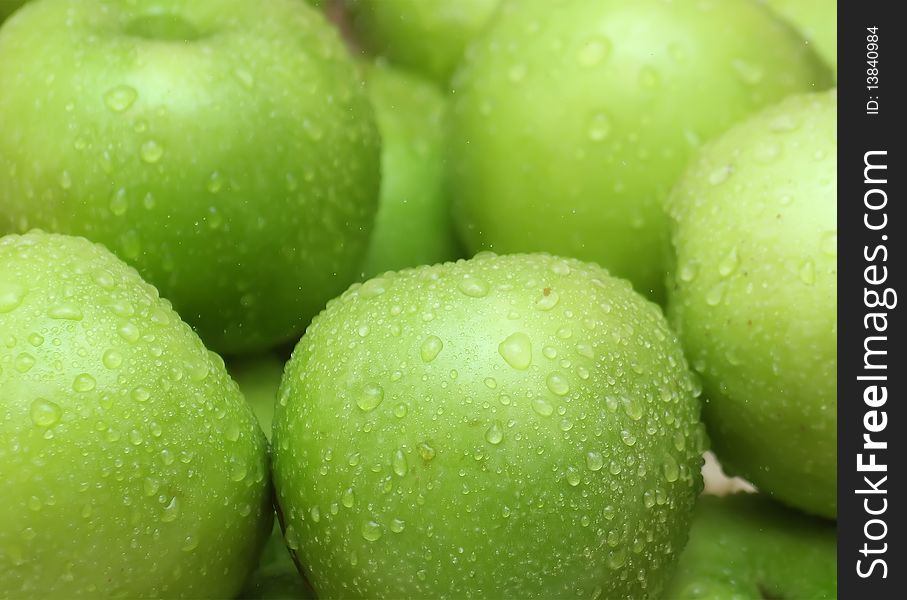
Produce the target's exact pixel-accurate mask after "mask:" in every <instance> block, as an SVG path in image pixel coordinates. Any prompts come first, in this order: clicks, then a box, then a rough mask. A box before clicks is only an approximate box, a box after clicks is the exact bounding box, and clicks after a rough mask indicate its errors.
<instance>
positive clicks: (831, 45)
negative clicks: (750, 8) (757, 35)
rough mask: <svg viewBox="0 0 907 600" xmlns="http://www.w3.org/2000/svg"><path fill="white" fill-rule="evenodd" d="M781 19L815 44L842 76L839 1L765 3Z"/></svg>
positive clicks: (814, 0) (834, 70)
mask: <svg viewBox="0 0 907 600" xmlns="http://www.w3.org/2000/svg"><path fill="white" fill-rule="evenodd" d="M765 3H766V4H768V6H769V7H770V8H771V9H772V10H773V11H774V12H775V13H776V14H778V15H779V16H780V17H781V18H783V19H784V20H786V21H788V22H789V23H790V24H791V25H793V26H794V27H796V28H797V29H798V30H799V31H800V32H802V33H803V36H804V37H805V38H806V39H807V40H809V42H811V43H812V44H813V45H814V46H815V48H816V52H817V53H818V54H819V56H821V57H822V60H824V61H825V62H826V63H827V64H828V65H829V66H830V67H831V69H832V72H833V73H834V75H835V79H837V75H838V0H765Z"/></svg>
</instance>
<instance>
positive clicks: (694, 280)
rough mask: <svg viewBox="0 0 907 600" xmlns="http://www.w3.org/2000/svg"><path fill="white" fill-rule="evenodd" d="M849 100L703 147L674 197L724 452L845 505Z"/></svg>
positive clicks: (676, 230)
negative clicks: (841, 257) (843, 213)
mask: <svg viewBox="0 0 907 600" xmlns="http://www.w3.org/2000/svg"><path fill="white" fill-rule="evenodd" d="M836 121H837V100H836V96H835V91H834V90H832V91H829V92H824V93H822V94H814V95H803V96H797V97H793V98H790V99H788V100H785V101H784V102H782V103H780V104H778V105H777V106H774V107H771V108H769V109H767V110H766V111H764V112H762V113H760V114H759V115H757V116H754V117H752V118H751V119H748V120H747V121H745V122H744V123H741V124H739V125H738V126H736V127H734V128H733V129H732V130H730V131H729V132H727V133H726V134H725V135H723V136H722V137H720V138H719V139H717V140H715V141H714V143H713V144H710V145H709V146H708V147H706V148H704V149H703V151H702V152H701V153H700V155H699V156H698V157H697V158H696V160H695V161H694V162H693V164H692V165H691V167H690V169H689V170H688V171H687V173H686V174H685V175H684V177H683V178H682V179H681V181H680V182H679V183H678V185H677V188H676V189H675V190H674V192H673V193H672V196H671V198H670V200H669V204H670V211H671V216H672V220H673V233H672V238H673V247H674V251H675V255H676V267H675V268H674V269H673V274H672V277H671V283H670V291H671V298H670V307H669V312H670V314H671V318H672V321H673V323H674V324H675V326H676V330H677V332H678V334H679V335H680V338H681V340H682V342H683V345H684V349H685V350H686V354H687V357H688V358H689V359H690V362H691V363H692V365H693V367H694V369H695V370H696V371H698V372H699V373H700V375H701V377H702V381H703V388H704V390H705V397H706V398H707V400H706V402H705V403H704V406H703V416H704V420H705V422H706V426H707V428H708V431H709V436H710V438H711V441H712V449H713V450H714V451H715V454H716V455H717V456H718V458H719V459H720V460H721V463H722V465H723V466H725V467H726V468H728V469H729V471H731V472H733V473H736V474H739V475H741V476H743V477H744V478H745V479H747V480H749V481H751V482H753V484H755V486H756V487H757V488H758V489H759V490H761V491H762V492H765V493H767V494H770V495H772V496H773V497H775V498H776V499H778V500H781V501H783V502H785V503H788V504H790V505H792V506H795V507H798V508H801V509H803V510H806V511H808V512H812V513H815V514H818V515H822V516H825V517H834V516H835V515H836V513H837V500H836V487H837V483H836V482H837V468H836V465H837V364H838V361H837V342H836V340H837V212H836V211H837V209H836V206H837V164H836V160H837V133H836Z"/></svg>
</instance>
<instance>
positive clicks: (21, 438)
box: [0, 232, 272, 598]
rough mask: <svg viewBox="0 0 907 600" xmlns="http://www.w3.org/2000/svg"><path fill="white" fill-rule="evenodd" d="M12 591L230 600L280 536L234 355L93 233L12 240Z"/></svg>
mask: <svg viewBox="0 0 907 600" xmlns="http://www.w3.org/2000/svg"><path fill="white" fill-rule="evenodd" d="M0 332H2V333H0V339H2V344H0V390H2V391H3V392H2V395H0V481H2V482H3V485H2V486H0V506H2V507H3V510H0V590H3V594H11V595H12V597H16V598H18V597H30V598H32V597H33V598H74V597H99V596H104V597H128V598H137V597H142V598H145V597H174V598H175V597H196V598H200V597H206V598H207V597H227V596H232V595H234V594H236V592H237V591H238V590H239V589H240V586H241V585H242V583H243V581H244V580H245V578H246V576H247V575H248V573H249V571H250V570H251V568H252V567H253V566H254V565H255V559H256V558H257V554H258V550H259V549H260V547H261V544H262V543H264V541H265V538H266V537H267V534H268V531H270V529H271V519H272V510H271V494H270V486H269V482H268V453H267V443H266V440H265V437H264V435H262V432H261V429H260V428H259V427H258V424H257V423H256V422H255V417H254V415H253V414H252V411H251V410H250V409H249V408H248V406H247V405H246V403H245V402H244V401H243V399H242V395H241V394H240V392H239V389H238V388H237V386H236V384H235V383H233V381H232V380H231V379H230V377H229V376H228V375H227V372H226V370H225V368H224V364H223V361H221V360H220V358H219V357H218V356H217V355H216V354H213V353H211V352H208V351H207V350H206V349H205V347H204V345H203V344H202V342H201V340H199V338H198V336H197V335H196V334H195V333H193V331H192V330H191V329H190V328H189V326H188V325H186V324H185V323H183V322H182V321H181V320H180V318H179V316H178V315H177V314H176V313H174V312H173V310H172V308H171V307H170V303H169V302H167V301H166V300H162V299H161V298H160V297H159V296H158V293H157V290H155V289H154V288H153V287H152V286H150V285H148V284H147V283H145V282H144V281H142V279H141V278H140V277H139V275H138V274H137V273H136V272H135V270H133V269H132V268H130V267H127V266H126V265H125V264H124V263H123V262H121V261H120V260H119V259H117V258H116V257H114V256H113V255H112V254H111V253H110V252H109V251H108V250H106V249H105V248H103V247H102V246H100V245H95V244H92V243H90V242H88V241H87V240H85V239H83V238H76V237H69V236H61V235H54V234H46V233H41V232H33V233H29V234H26V235H23V236H18V235H8V236H6V237H3V238H0Z"/></svg>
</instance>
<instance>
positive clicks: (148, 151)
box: [139, 140, 164, 164]
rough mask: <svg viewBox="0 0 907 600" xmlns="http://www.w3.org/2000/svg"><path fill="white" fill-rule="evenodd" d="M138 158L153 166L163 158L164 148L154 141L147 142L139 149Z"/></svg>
mask: <svg viewBox="0 0 907 600" xmlns="http://www.w3.org/2000/svg"><path fill="white" fill-rule="evenodd" d="M139 156H141V158H142V160H143V161H145V162H146V163H149V164H154V163H156V162H158V161H159V160H161V157H162V156H164V147H163V146H161V145H160V144H159V143H157V142H156V141H154V140H148V141H146V142H145V143H143V144H142V146H141V148H139Z"/></svg>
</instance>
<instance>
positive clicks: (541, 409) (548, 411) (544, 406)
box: [532, 396, 554, 417]
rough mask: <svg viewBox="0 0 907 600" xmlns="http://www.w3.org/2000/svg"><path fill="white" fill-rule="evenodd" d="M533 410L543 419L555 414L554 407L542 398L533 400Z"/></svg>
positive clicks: (538, 397)
mask: <svg viewBox="0 0 907 600" xmlns="http://www.w3.org/2000/svg"><path fill="white" fill-rule="evenodd" d="M532 410H534V411H535V412H536V413H537V414H539V415H541V416H543V417H550V416H551V415H552V414H554V406H552V405H551V403H550V402H548V400H547V399H545V398H543V397H542V396H537V397H536V398H533V400H532Z"/></svg>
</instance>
